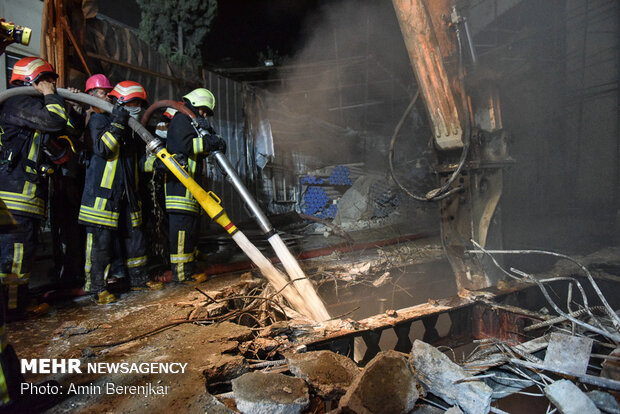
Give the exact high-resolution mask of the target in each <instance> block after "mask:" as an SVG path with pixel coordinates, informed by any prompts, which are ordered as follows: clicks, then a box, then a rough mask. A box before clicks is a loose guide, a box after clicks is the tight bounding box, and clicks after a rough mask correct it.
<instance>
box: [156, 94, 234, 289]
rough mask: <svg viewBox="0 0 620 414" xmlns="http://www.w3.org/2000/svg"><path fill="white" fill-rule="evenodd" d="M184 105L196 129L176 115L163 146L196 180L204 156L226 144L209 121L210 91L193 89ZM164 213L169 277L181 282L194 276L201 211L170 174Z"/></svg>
mask: <svg viewBox="0 0 620 414" xmlns="http://www.w3.org/2000/svg"><path fill="white" fill-rule="evenodd" d="M183 102H184V105H185V106H186V107H187V108H189V110H191V111H192V112H193V113H194V114H195V115H196V122H197V124H198V126H197V127H195V126H194V124H192V121H191V119H190V117H188V116H187V115H185V114H183V113H181V112H177V113H176V114H175V115H174V117H173V118H172V121H171V122H170V125H169V126H168V137H167V142H166V147H167V149H168V151H169V152H170V153H171V154H175V158H177V159H182V160H184V161H186V163H187V172H188V173H189V174H190V175H191V176H192V177H199V176H200V175H201V174H202V165H203V159H204V157H205V156H206V154H208V153H209V152H211V151H216V150H220V151H222V152H224V151H226V142H225V141H224V140H223V139H222V138H221V137H219V136H217V135H216V134H215V131H214V130H213V127H212V126H211V124H210V122H209V120H208V117H211V116H213V110H214V109H215V97H214V96H213V94H212V93H211V91H209V90H208V89H204V88H198V89H194V90H193V91H191V92H190V93H188V94H187V95H185V96H183ZM200 130H202V131H203V132H206V133H201V131H200ZM166 211H167V212H168V218H169V223H170V224H169V225H170V227H169V230H170V262H171V265H172V277H173V280H174V281H176V282H182V281H185V280H188V279H190V278H191V277H192V276H193V275H194V270H195V269H194V259H195V256H196V253H197V246H198V231H199V224H200V220H199V219H200V214H201V211H202V209H201V208H200V205H199V204H198V202H197V201H196V200H195V199H194V197H193V196H192V195H191V193H190V192H189V191H188V190H187V188H185V186H184V185H183V184H182V183H181V182H179V181H178V180H177V179H176V178H175V177H174V176H172V175H171V174H168V175H167V177H166Z"/></svg>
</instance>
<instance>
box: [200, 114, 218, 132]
mask: <svg viewBox="0 0 620 414" xmlns="http://www.w3.org/2000/svg"><path fill="white" fill-rule="evenodd" d="M196 124H197V125H198V128H200V129H202V130H203V131H207V132H208V133H210V134H213V133H215V131H214V130H213V128H212V127H211V122H209V120H208V119H207V118H203V117H201V116H197V117H196ZM211 131H213V132H211Z"/></svg>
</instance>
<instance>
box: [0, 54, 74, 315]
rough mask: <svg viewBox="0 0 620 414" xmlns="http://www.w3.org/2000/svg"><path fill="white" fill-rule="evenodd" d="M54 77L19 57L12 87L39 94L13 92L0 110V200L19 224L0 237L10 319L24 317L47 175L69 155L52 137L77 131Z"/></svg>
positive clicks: (40, 63) (45, 66)
mask: <svg viewBox="0 0 620 414" xmlns="http://www.w3.org/2000/svg"><path fill="white" fill-rule="evenodd" d="M57 78H58V75H57V74H56V72H55V71H54V68H53V67H52V65H50V64H49V63H48V62H46V61H45V60H43V59H41V58H37V57H26V58H23V59H20V60H19V61H17V63H15V66H14V67H13V72H12V74H11V80H10V83H11V85H14V86H27V85H32V86H33V87H34V88H35V89H36V90H37V91H39V92H40V93H41V94H42V95H43V96H36V97H33V96H26V95H19V96H15V97H13V98H10V99H8V100H7V101H6V102H5V103H4V105H3V107H2V111H1V112H0V128H1V129H0V133H1V134H2V135H1V139H0V176H1V177H2V180H0V198H2V200H3V201H4V202H5V203H6V205H7V207H8V209H9V211H10V212H11V213H12V214H13V216H14V217H15V219H16V220H17V222H18V225H19V230H18V231H17V232H14V233H10V234H2V235H0V278H1V279H2V287H3V289H4V291H5V299H6V303H5V305H6V310H7V318H9V319H12V318H20V317H22V316H24V315H25V311H26V307H27V303H26V302H27V295H28V281H29V278H30V271H31V266H32V263H33V261H34V254H35V245H36V239H37V234H38V229H39V226H40V223H41V220H42V219H44V218H45V217H46V213H47V209H46V202H47V193H48V176H49V175H50V174H52V173H53V172H54V170H55V169H57V168H58V167H59V166H60V165H62V164H64V163H65V162H66V161H67V160H68V159H69V157H70V156H71V152H70V151H69V150H68V149H67V148H66V147H64V146H62V145H61V144H60V142H59V141H58V139H57V138H58V137H59V136H60V135H63V134H70V135H77V134H78V131H76V130H75V129H74V128H73V124H72V122H71V120H70V119H69V115H68V114H69V111H68V110H67V109H66V106H65V102H64V100H63V98H62V97H60V96H59V95H58V94H57V93H56V79H57ZM74 122H75V120H74Z"/></svg>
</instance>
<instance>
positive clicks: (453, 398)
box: [409, 340, 493, 414]
mask: <svg viewBox="0 0 620 414" xmlns="http://www.w3.org/2000/svg"><path fill="white" fill-rule="evenodd" d="M409 363H410V364H411V366H412V368H413V371H414V373H415V376H416V379H417V380H418V382H419V383H420V385H422V386H423V387H424V389H425V390H426V391H427V392H429V393H431V394H434V395H436V396H438V397H440V398H442V399H443V400H444V401H446V402H447V403H449V404H456V405H458V406H459V407H460V408H461V409H462V410H463V411H464V412H465V413H467V414H486V413H488V412H489V410H490V408H491V394H492V393H493V390H492V389H491V387H489V386H488V385H486V384H485V383H483V382H481V381H464V382H458V381H462V380H464V379H467V378H471V375H470V374H469V373H467V371H465V370H464V369H463V368H461V367H460V366H458V365H457V364H455V363H454V362H452V361H451V360H450V358H448V357H447V356H446V355H444V354H443V353H442V352H440V351H439V350H438V349H437V348H435V347H433V346H431V345H429V344H427V343H425V342H422V341H420V340H415V342H414V343H413V349H412V350H411V355H410V357H409Z"/></svg>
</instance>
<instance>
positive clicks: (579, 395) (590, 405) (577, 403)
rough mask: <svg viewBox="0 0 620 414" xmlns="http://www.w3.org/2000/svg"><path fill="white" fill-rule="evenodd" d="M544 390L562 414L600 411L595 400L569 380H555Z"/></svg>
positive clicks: (582, 413)
mask: <svg viewBox="0 0 620 414" xmlns="http://www.w3.org/2000/svg"><path fill="white" fill-rule="evenodd" d="M544 390H545V395H546V396H547V398H549V401H551V402H552V403H553V405H555V406H556V407H557V409H558V411H559V412H560V413H562V414H584V413H588V414H597V413H600V410H599V409H598V408H596V405H594V402H593V401H592V400H591V399H590V398H588V396H587V395H586V394H585V393H583V392H582V391H581V390H580V389H579V387H577V386H576V385H575V384H573V383H572V382H570V381H569V380H559V381H555V382H554V383H553V384H551V385H548V386H546V387H545V389H544Z"/></svg>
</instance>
